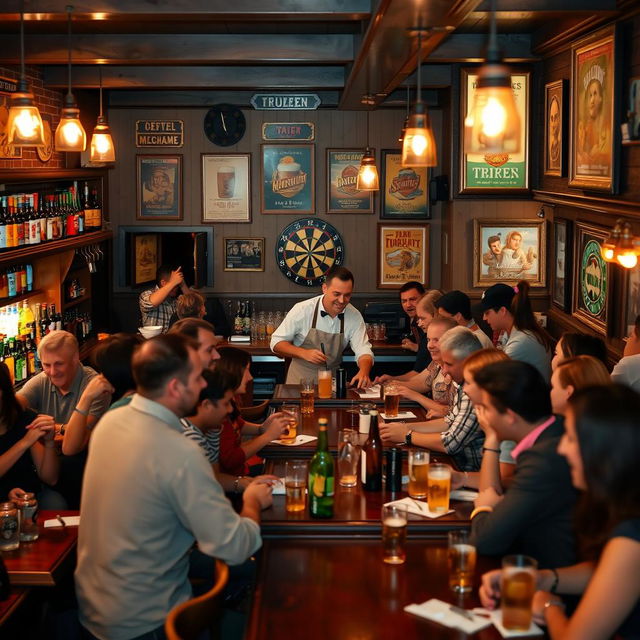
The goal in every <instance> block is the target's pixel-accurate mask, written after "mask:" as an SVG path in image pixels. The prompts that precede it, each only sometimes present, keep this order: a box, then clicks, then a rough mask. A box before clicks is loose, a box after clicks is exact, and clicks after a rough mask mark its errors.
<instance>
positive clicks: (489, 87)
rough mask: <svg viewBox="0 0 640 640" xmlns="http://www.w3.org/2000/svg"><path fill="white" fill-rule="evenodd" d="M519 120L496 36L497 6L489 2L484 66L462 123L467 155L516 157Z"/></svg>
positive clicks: (509, 77)
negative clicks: (502, 154)
mask: <svg viewBox="0 0 640 640" xmlns="http://www.w3.org/2000/svg"><path fill="white" fill-rule="evenodd" d="M521 126H522V124H521V122H520V116H519V115H518V110H517V108H516V101H515V98H514V95H513V89H512V87H511V73H510V72H509V69H508V68H507V67H506V66H505V65H504V64H503V63H502V57H501V56H500V51H499V49H498V37H497V35H496V3H495V0H491V28H490V35H489V48H488V50H487V59H486V62H485V64H484V65H483V66H482V67H480V70H479V71H478V80H477V85H476V90H475V95H474V100H473V104H472V105H471V109H470V110H469V112H468V114H467V117H466V118H465V121H464V129H465V137H464V145H465V152H466V153H518V152H519V151H520V132H521Z"/></svg>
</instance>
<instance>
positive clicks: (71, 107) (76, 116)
mask: <svg viewBox="0 0 640 640" xmlns="http://www.w3.org/2000/svg"><path fill="white" fill-rule="evenodd" d="M72 11H73V7H72V6H71V5H67V36H68V49H69V51H68V53H69V58H68V72H69V75H68V88H67V95H66V97H65V99H64V107H63V108H62V111H61V112H60V122H59V123H58V128H57V129H56V136H55V148H56V151H84V150H85V149H86V147H87V134H86V133H85V131H84V127H83V126H82V123H81V122H80V109H78V105H77V103H76V99H75V98H74V96H73V93H71V12H72Z"/></svg>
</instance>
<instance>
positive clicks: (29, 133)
mask: <svg viewBox="0 0 640 640" xmlns="http://www.w3.org/2000/svg"><path fill="white" fill-rule="evenodd" d="M15 123H16V128H17V129H18V133H19V134H20V136H21V137H22V138H27V139H28V140H31V139H32V138H35V137H36V135H37V134H38V126H39V123H38V119H37V118H35V117H34V116H33V115H32V113H31V109H22V110H21V111H20V113H19V114H18V117H17V118H16V120H15Z"/></svg>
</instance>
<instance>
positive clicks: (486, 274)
mask: <svg viewBox="0 0 640 640" xmlns="http://www.w3.org/2000/svg"><path fill="white" fill-rule="evenodd" d="M473 225H474V232H473V286H474V287H488V286H490V285H492V284H495V283H496V282H505V283H506V284H515V283H516V282H518V280H527V281H528V282H529V284H530V286H532V287H544V286H545V285H546V277H547V276H546V273H547V269H546V254H545V251H546V246H547V238H546V225H545V221H544V220H530V219H522V220H520V219H513V220H508V219H503V220H495V219H491V220H478V219H476V220H474V221H473Z"/></svg>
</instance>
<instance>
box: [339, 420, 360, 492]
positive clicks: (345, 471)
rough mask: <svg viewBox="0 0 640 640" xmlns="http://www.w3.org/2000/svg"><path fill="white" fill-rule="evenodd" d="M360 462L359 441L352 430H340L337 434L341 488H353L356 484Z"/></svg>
mask: <svg viewBox="0 0 640 640" xmlns="http://www.w3.org/2000/svg"><path fill="white" fill-rule="evenodd" d="M359 460H360V439H359V438H358V432H357V431H355V430H354V429H340V431H339V432H338V475H339V476H340V486H341V487H355V486H356V485H357V484H358V461H359Z"/></svg>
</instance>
